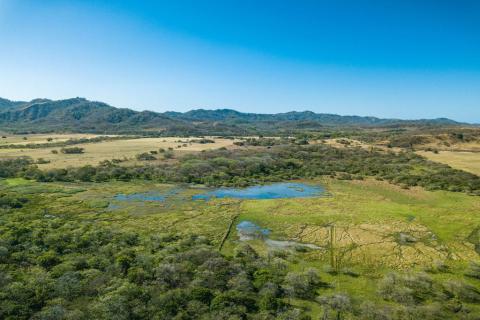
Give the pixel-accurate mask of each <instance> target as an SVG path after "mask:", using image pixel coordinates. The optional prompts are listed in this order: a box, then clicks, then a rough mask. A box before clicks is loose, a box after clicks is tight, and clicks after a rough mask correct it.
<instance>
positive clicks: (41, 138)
mask: <svg viewBox="0 0 480 320" xmlns="http://www.w3.org/2000/svg"><path fill="white" fill-rule="evenodd" d="M2 135H3V136H5V137H6V138H1V139H0V145H10V144H18V145H23V144H30V143H39V144H41V143H54V142H63V141H67V140H70V139H82V138H87V139H89V138H95V137H98V136H100V135H97V134H88V133H70V134H55V133H52V134H27V135H11V134H10V135H9V134H2ZM102 136H105V135H102ZM108 136H110V137H113V135H108ZM24 138H27V139H26V140H25V139H24ZM49 138H51V139H52V140H51V141H48V139H49Z"/></svg>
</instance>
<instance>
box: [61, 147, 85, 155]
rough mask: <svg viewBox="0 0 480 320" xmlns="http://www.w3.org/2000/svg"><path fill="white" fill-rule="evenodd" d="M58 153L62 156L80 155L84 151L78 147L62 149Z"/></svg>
mask: <svg viewBox="0 0 480 320" xmlns="http://www.w3.org/2000/svg"><path fill="white" fill-rule="evenodd" d="M60 151H61V152H62V153H64V154H80V153H84V152H85V149H84V148H80V147H70V148H62V149H60Z"/></svg>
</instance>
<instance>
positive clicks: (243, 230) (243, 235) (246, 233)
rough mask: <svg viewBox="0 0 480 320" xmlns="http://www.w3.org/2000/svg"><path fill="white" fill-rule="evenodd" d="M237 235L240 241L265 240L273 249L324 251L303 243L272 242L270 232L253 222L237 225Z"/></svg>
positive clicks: (243, 222) (288, 241) (289, 241)
mask: <svg viewBox="0 0 480 320" xmlns="http://www.w3.org/2000/svg"><path fill="white" fill-rule="evenodd" d="M237 235H238V238H239V239H240V241H248V240H263V242H264V243H265V244H266V245H267V246H268V247H270V248H273V249H294V248H308V249H313V250H318V249H322V248H321V247H319V246H317V245H315V244H312V243H301V242H297V241H291V240H272V239H270V238H269V235H270V230H269V229H263V228H261V227H259V226H257V225H256V224H255V223H253V222H251V221H247V220H245V221H242V222H240V223H239V224H237Z"/></svg>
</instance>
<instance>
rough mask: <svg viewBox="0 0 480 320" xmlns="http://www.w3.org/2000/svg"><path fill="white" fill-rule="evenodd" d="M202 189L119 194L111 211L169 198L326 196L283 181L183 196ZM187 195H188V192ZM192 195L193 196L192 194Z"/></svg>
mask: <svg viewBox="0 0 480 320" xmlns="http://www.w3.org/2000/svg"><path fill="white" fill-rule="evenodd" d="M187 190H190V192H191V191H192V190H195V191H197V190H200V189H197V188H189V187H174V188H172V189H169V190H165V191H147V192H136V193H130V194H123V193H119V194H117V195H115V196H114V197H113V200H114V202H110V204H109V206H108V208H109V209H111V210H117V209H121V208H122V207H123V206H124V205H122V203H125V202H134V203H137V204H138V205H143V204H144V203H147V202H167V201H168V199H170V198H173V199H180V200H182V201H191V200H205V201H208V200H210V199H214V198H219V199H221V198H232V199H240V200H248V199H257V200H260V199H290V198H313V197H320V196H323V195H325V189H324V188H322V187H321V186H318V185H309V184H304V183H293V182H281V183H272V184H267V185H256V186H251V187H247V188H223V187H222V188H217V189H204V190H205V191H204V192H203V193H198V194H195V195H193V196H191V197H190V196H187V195H185V194H183V191H187ZM187 194H188V193H187ZM190 194H191V193H190Z"/></svg>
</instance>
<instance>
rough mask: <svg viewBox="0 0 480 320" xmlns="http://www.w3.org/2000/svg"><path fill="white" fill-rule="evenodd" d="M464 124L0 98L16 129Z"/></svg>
mask: <svg viewBox="0 0 480 320" xmlns="http://www.w3.org/2000/svg"><path fill="white" fill-rule="evenodd" d="M440 125H442V126H459V125H465V124H464V123H459V122H456V121H454V120H450V119H447V118H437V119H420V120H400V119H382V118H376V117H361V116H340V115H336V114H326V113H314V112H311V111H303V112H297V111H292V112H287V113H277V114H257V113H242V112H238V111H235V110H231V109H217V110H204V109H196V110H191V111H188V112H184V113H182V112H173V111H168V112H163V113H159V112H153V111H134V110H131V109H126V108H116V107H113V106H110V105H108V104H106V103H103V102H98V101H89V100H87V99H84V98H72V99H65V100H49V99H34V100H32V101H28V102H25V101H11V100H8V99H3V98H0V129H1V130H4V131H11V132H17V133H33V132H66V131H69V132H92V133H131V134H133V133H147V132H149V133H163V134H170V135H202V134H203V135H241V134H269V133H273V132H275V133H279V132H281V133H286V134H288V133H295V132H298V131H308V130H319V129H322V128H332V127H342V128H343V127H345V128H348V127H407V126H440Z"/></svg>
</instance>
